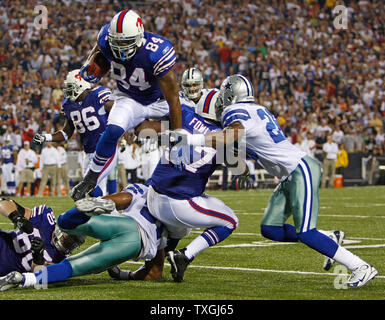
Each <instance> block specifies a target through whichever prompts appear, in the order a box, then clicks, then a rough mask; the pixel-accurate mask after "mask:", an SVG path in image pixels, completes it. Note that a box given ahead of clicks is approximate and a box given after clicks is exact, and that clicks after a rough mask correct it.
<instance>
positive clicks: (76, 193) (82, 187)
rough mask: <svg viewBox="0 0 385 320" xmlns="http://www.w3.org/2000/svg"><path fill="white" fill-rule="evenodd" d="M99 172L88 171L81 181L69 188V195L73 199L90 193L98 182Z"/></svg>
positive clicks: (78, 198) (75, 199) (81, 197)
mask: <svg viewBox="0 0 385 320" xmlns="http://www.w3.org/2000/svg"><path fill="white" fill-rule="evenodd" d="M98 177H99V173H97V172H93V171H91V170H89V171H88V173H87V174H86V176H85V177H84V179H83V181H80V182H79V183H78V184H77V185H76V186H75V187H73V188H72V189H71V192H70V196H71V198H72V199H73V200H74V201H77V200H80V199H83V198H85V197H86V195H87V194H88V193H90V192H91V191H92V190H93V189H94V188H95V186H96V184H97V182H98Z"/></svg>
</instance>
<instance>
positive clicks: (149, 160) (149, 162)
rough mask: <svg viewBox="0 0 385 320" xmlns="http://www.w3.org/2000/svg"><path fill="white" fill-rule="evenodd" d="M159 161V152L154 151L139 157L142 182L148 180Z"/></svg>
mask: <svg viewBox="0 0 385 320" xmlns="http://www.w3.org/2000/svg"><path fill="white" fill-rule="evenodd" d="M159 160H160V151H159V150H158V149H157V150H154V151H150V152H148V153H143V154H142V155H141V159H140V163H141V166H142V176H143V179H144V180H147V179H150V178H151V176H152V173H153V172H154V170H155V168H156V166H157V165H158V162H159Z"/></svg>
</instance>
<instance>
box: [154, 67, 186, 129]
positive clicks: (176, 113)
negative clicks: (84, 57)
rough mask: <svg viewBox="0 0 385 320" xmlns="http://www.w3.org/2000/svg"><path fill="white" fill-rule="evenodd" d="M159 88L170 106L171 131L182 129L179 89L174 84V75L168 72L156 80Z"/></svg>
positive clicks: (172, 72) (175, 83)
mask: <svg viewBox="0 0 385 320" xmlns="http://www.w3.org/2000/svg"><path fill="white" fill-rule="evenodd" d="M158 82H159V85H160V88H161V89H162V92H163V95H164V97H165V98H166V100H167V102H168V105H169V106H170V126H171V129H173V130H175V129H179V128H182V111H181V105H180V101H179V87H178V84H177V82H176V77H175V73H174V71H173V70H170V71H169V72H168V73H166V74H165V75H164V76H163V77H161V78H159V79H158Z"/></svg>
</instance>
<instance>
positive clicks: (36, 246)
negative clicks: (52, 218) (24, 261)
mask: <svg viewBox="0 0 385 320" xmlns="http://www.w3.org/2000/svg"><path fill="white" fill-rule="evenodd" d="M31 251H32V261H33V263H34V264H37V265H43V264H44V263H45V260H44V241H43V239H41V238H39V237H34V238H33V239H32V240H31Z"/></svg>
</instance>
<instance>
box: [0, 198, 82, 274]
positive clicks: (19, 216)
mask: <svg viewBox="0 0 385 320" xmlns="http://www.w3.org/2000/svg"><path fill="white" fill-rule="evenodd" d="M0 214H1V215H3V216H5V217H7V218H9V219H10V220H11V221H12V223H13V224H14V226H15V228H18V229H19V230H18V231H8V232H7V231H3V230H0V276H5V275H6V274H8V273H9V272H11V271H18V272H30V271H33V270H36V268H38V267H41V266H44V265H48V264H52V263H58V262H60V261H62V260H63V259H64V258H65V257H67V256H68V255H69V254H70V253H71V252H72V251H73V250H75V249H76V248H78V247H79V246H80V245H81V244H82V243H83V242H84V238H83V237H79V236H72V235H69V234H67V233H65V232H62V231H61V230H60V229H59V228H58V227H57V225H56V219H55V216H54V214H53V212H52V209H51V208H50V207H49V206H47V205H39V206H36V207H33V208H32V209H30V208H26V207H23V206H21V205H19V204H18V203H17V202H15V201H14V200H10V199H4V198H0Z"/></svg>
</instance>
